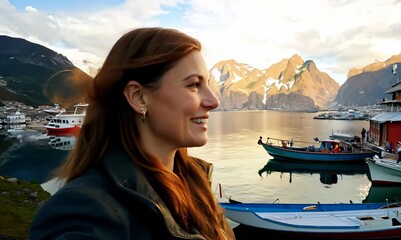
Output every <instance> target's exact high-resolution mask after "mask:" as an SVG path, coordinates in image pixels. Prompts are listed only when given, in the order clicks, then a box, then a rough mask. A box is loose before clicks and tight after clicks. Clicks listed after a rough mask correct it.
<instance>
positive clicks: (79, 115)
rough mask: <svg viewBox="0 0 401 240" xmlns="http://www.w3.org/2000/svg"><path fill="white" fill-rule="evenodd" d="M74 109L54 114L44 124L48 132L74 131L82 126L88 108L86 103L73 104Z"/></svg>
mask: <svg viewBox="0 0 401 240" xmlns="http://www.w3.org/2000/svg"><path fill="white" fill-rule="evenodd" d="M74 108H75V109H74V111H73V112H69V111H64V112H61V113H59V114H57V115H56V116H54V117H53V118H52V119H51V120H50V121H49V122H48V124H47V125H46V129H47V131H48V134H61V133H62V134H64V133H76V132H77V131H79V130H80V129H81V127H82V124H83V123H84V119H85V116H86V110H87V108H88V104H87V103H79V104H76V105H74Z"/></svg>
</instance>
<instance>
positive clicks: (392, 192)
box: [362, 184, 401, 203]
mask: <svg viewBox="0 0 401 240" xmlns="http://www.w3.org/2000/svg"><path fill="white" fill-rule="evenodd" d="M387 201H388V202H400V201H401V186H392V185H391V186H390V185H375V184H373V185H372V186H371V187H370V189H369V193H368V195H367V196H366V198H365V199H364V200H363V201H362V202H363V203H375V202H387Z"/></svg>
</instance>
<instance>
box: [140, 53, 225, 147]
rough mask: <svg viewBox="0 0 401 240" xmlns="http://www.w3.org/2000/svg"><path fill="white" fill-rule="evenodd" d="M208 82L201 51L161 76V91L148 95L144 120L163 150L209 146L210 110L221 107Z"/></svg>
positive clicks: (184, 58)
mask: <svg viewBox="0 0 401 240" xmlns="http://www.w3.org/2000/svg"><path fill="white" fill-rule="evenodd" d="M208 81H209V78H208V71H207V68H206V64H205V61H204V59H203V57H202V55H201V54H200V52H198V51H192V52H190V53H189V54H187V55H186V56H185V57H183V58H182V59H180V60H179V61H178V62H177V63H176V64H175V66H174V67H173V68H172V69H170V70H169V71H167V72H166V73H165V74H164V75H163V76H162V78H161V86H160V88H159V89H158V90H156V91H154V92H151V94H150V95H149V98H148V101H147V110H148V114H147V118H146V120H145V121H148V124H149V129H150V134H151V135H153V137H152V138H153V140H154V141H156V142H157V144H159V146H160V147H161V146H166V144H167V145H169V144H170V145H171V147H173V148H181V147H196V146H202V145H205V144H206V142H207V133H206V132H207V121H208V118H209V111H210V110H212V109H215V108H217V107H218V106H219V101H218V99H217V98H216V97H215V95H214V94H213V93H212V92H211V90H210V88H209V85H208ZM160 144H161V145H160Z"/></svg>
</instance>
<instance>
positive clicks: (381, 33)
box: [0, 0, 401, 84]
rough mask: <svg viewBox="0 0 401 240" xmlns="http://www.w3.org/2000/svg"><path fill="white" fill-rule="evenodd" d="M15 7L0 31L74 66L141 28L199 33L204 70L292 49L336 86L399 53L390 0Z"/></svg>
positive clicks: (0, 6) (173, 0) (164, 0)
mask: <svg viewBox="0 0 401 240" xmlns="http://www.w3.org/2000/svg"><path fill="white" fill-rule="evenodd" d="M11 2H12V1H11ZM73 2H74V1H73ZM78 2H79V1H78ZM109 2H115V1H109ZM71 4H72V3H71ZM79 4H81V5H82V6H81V7H80V5H79ZM60 5H61V4H60ZM15 6H16V5H13V4H12V3H10V2H9V1H5V0H0V14H1V16H2V17H1V19H0V34H5V35H10V36H18V37H23V38H26V39H27V40H30V41H33V42H36V43H39V44H42V45H45V46H47V47H50V48H51V49H53V50H55V51H58V52H60V53H62V54H64V55H66V56H67V57H68V58H69V59H70V60H71V61H72V62H73V63H74V64H75V63H80V64H81V63H82V62H83V61H84V60H89V61H91V62H94V63H95V64H99V65H100V64H101V63H102V60H103V59H104V58H105V56H106V54H107V53H108V51H109V50H110V48H111V46H112V45H113V44H114V42H115V41H116V40H117V39H118V38H119V37H120V36H121V35H122V34H123V33H125V32H127V31H128V30H130V29H133V28H136V27H142V26H162V27H174V28H178V29H179V30H181V31H183V32H186V33H188V34H190V35H193V36H194V37H196V38H198V39H199V40H201V42H202V43H203V45H204V54H205V57H206V61H207V62H208V64H209V65H210V67H212V66H213V65H214V64H215V63H217V62H218V61H221V60H226V59H235V60H237V61H238V62H243V63H248V64H250V65H251V66H254V67H257V68H261V69H263V68H267V67H269V66H270V65H271V64H273V63H276V62H279V61H280V60H282V59H283V58H289V57H291V56H292V55H293V54H298V55H300V56H301V57H302V58H303V59H304V60H314V61H315V63H316V65H317V67H318V68H319V69H320V70H321V71H323V72H327V73H328V74H329V75H330V76H332V77H333V78H334V79H335V80H336V81H338V82H339V83H340V84H342V83H343V82H344V81H345V80H346V75H347V73H348V70H349V69H351V68H353V67H357V68H361V67H364V66H365V65H367V64H370V63H372V62H374V61H376V60H380V61H384V60H386V59H387V58H389V57H391V56H392V55H395V54H399V53H400V52H401V50H400V48H401V47H400V46H401V44H400V43H401V31H400V30H401V23H400V22H399V20H398V19H399V13H400V12H401V1H395V0H383V1H376V0H321V1H315V0H303V1H290V0H281V1H264V0H202V1H198V0H190V1H184V0H128V1H125V2H120V3H108V1H106V0H103V1H100V3H99V4H97V5H90V6H88V5H87V4H84V3H78V4H77V6H76V7H75V10H71V8H72V7H73V6H69V7H68V8H67V7H66V10H63V7H62V6H59V8H55V9H46V10H42V9H44V8H43V7H41V6H37V5H34V4H33V3H30V6H24V7H21V8H18V9H17V8H16V7H15ZM88 58H90V59H88Z"/></svg>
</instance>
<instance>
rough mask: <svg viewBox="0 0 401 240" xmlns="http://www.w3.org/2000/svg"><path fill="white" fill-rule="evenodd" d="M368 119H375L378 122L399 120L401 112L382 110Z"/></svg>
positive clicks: (400, 119)
mask: <svg viewBox="0 0 401 240" xmlns="http://www.w3.org/2000/svg"><path fill="white" fill-rule="evenodd" d="M370 121H375V122H379V123H384V122H389V121H393V122H399V121H401V112H382V113H379V114H377V115H376V116H374V117H372V118H371V119H370Z"/></svg>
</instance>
